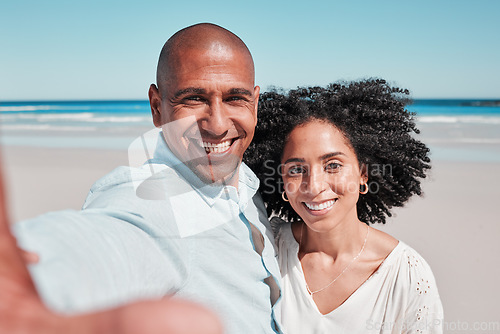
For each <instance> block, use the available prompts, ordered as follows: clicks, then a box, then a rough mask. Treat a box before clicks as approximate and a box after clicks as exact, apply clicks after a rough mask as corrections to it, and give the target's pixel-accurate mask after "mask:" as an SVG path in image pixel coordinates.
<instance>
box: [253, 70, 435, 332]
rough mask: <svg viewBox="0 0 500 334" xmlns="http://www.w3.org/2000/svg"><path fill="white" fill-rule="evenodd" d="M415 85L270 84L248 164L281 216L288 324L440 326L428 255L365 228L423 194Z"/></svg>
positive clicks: (381, 328)
mask: <svg viewBox="0 0 500 334" xmlns="http://www.w3.org/2000/svg"><path fill="white" fill-rule="evenodd" d="M407 95H408V91H406V90H401V89H399V88H391V87H390V86H389V85H387V83H386V82H385V81H383V80H365V81H360V82H354V83H350V84H348V85H330V86H328V87H327V88H319V87H312V88H306V89H297V90H293V91H290V92H289V93H288V94H286V95H284V94H279V93H276V92H271V93H265V94H263V96H262V98H261V104H260V109H259V124H258V127H257V130H256V134H255V139H254V142H253V144H252V146H251V147H250V149H249V150H248V153H247V156H246V162H247V163H248V165H249V166H250V167H251V168H253V169H254V171H256V173H257V175H258V176H259V178H260V180H261V189H260V190H261V193H262V196H263V199H264V202H265V203H266V206H267V210H268V213H269V215H270V216H272V215H277V216H279V217H281V218H283V219H284V220H281V219H276V218H275V219H273V223H277V222H278V223H279V224H277V225H278V226H277V233H276V234H277V245H278V254H279V263H280V267H281V271H282V276H283V284H282V288H283V295H282V310H283V312H282V321H283V325H284V328H285V330H286V333H292V334H293V333H369V332H377V333H378V332H383V333H401V332H403V333H439V332H442V319H443V311H442V306H441V301H440V299H439V294H438V291H437V288H436V283H435V280H434V276H433V274H432V271H431V269H430V268H429V266H428V264H427V263H426V262H425V261H424V260H423V259H422V257H421V256H420V255H419V254H418V253H417V252H416V251H415V250H413V249H412V248H411V247H409V246H408V245H406V244H404V243H403V242H401V241H398V240H396V239H395V238H393V237H392V236H390V235H388V234H386V233H384V232H381V231H379V230H376V229H373V228H371V227H370V226H369V224H370V223H385V219H386V216H391V213H390V209H391V208H392V207H393V206H403V204H404V203H405V202H406V201H407V200H408V199H409V198H410V197H411V196H412V195H414V194H418V195H420V194H421V187H420V180H419V179H421V178H424V177H425V172H426V170H428V169H429V168H430V165H429V162H430V159H429V157H428V153H429V149H428V148H427V147H426V146H425V145H424V144H423V143H422V142H420V141H418V140H417V139H415V138H413V137H412V133H418V132H419V131H418V129H417V128H416V126H415V123H414V120H413V117H412V116H413V115H412V114H411V113H409V112H408V111H407V110H405V108H404V106H405V104H406V103H407V102H408V99H407ZM276 185H280V186H279V187H276Z"/></svg>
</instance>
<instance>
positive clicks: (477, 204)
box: [3, 146, 500, 333]
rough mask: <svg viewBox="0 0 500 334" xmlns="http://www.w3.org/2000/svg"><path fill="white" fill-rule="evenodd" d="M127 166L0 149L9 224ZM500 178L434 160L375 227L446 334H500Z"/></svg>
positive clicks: (51, 151) (486, 166)
mask: <svg viewBox="0 0 500 334" xmlns="http://www.w3.org/2000/svg"><path fill="white" fill-rule="evenodd" d="M127 161H128V157H127V152H126V151H125V150H98V149H57V148H43V149H42V148H33V147H13V146H7V147H4V148H3V166H4V167H3V168H4V172H5V177H6V179H7V182H6V183H7V185H8V190H9V197H10V208H11V212H10V214H11V217H12V221H18V220H22V219H26V218H30V217H34V216H36V215H38V214H41V213H44V212H47V211H52V210H60V209H67V208H71V209H79V208H80V207H81V205H82V203H83V201H84V199H85V197H86V194H87V191H88V189H89V188H90V186H91V185H92V184H93V183H94V182H95V181H96V180H97V179H99V178H100V177H101V176H103V175H105V174H106V173H108V172H109V171H111V170H112V169H114V168H115V167H117V166H119V165H126V164H127ZM499 171H500V163H488V162H484V163H477V162H455V161H446V160H444V161H440V160H435V161H434V162H433V168H432V171H431V173H430V177H429V178H428V179H427V180H425V182H424V186H423V188H424V191H425V195H424V197H422V198H414V199H413V200H412V201H411V202H410V203H409V205H408V206H407V207H406V208H401V209H399V208H398V209H397V210H395V215H394V217H393V218H391V219H390V220H389V222H388V223H387V224H386V225H385V226H376V227H377V228H381V229H382V230H384V231H387V232H388V233H390V234H392V235H394V236H395V237H396V238H398V239H400V240H402V241H404V242H405V243H407V244H409V245H410V246H412V247H413V248H415V249H416V250H417V251H418V252H420V254H422V255H423V256H424V258H425V259H426V260H427V262H428V263H429V264H430V265H431V267H432V269H433V271H434V274H435V276H436V279H437V283H438V288H439V291H440V294H441V298H442V301H443V304H444V309H445V332H446V333H455V332H456V333H458V332H467V333H498V332H499V331H500V328H499V326H500V324H499V323H500V318H499V316H498V309H497V304H498V300H499V299H500V288H498V285H497V281H496V280H497V278H498V277H499V276H500V266H499V260H498V254H500V243H499V242H498V238H499V237H500V225H499V224H498V217H497V216H496V214H495V207H496V205H497V203H496V202H497V199H498V195H497V192H498V188H499V187H500V181H499V180H498V178H497V174H498V172H499ZM490 323H493V324H490ZM475 327H477V328H478V330H474V328H475ZM486 327H490V328H489V329H487V330H484V329H485V328H486ZM491 327H493V328H491ZM466 328H467V330H466ZM491 329H493V330H491Z"/></svg>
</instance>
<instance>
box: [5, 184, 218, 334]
mask: <svg viewBox="0 0 500 334" xmlns="http://www.w3.org/2000/svg"><path fill="white" fill-rule="evenodd" d="M37 261H38V259H37V255H36V254H34V253H29V252H23V251H21V250H19V249H18V247H17V244H16V240H15V238H14V237H13V236H12V234H11V233H10V228H9V222H8V218H7V212H6V205H5V197H4V192H3V186H2V180H1V177H0V333H2V334H3V333H8V334H35V333H36V334H67V333H72V334H98V333H105V334H111V333H116V334H177V333H179V334H180V333H197V334H198V333H207V334H212V333H213V334H216V333H222V332H223V331H222V327H221V324H220V322H219V321H218V319H217V318H216V317H215V316H214V315H213V314H212V313H211V312H209V311H208V310H206V309H204V308H202V307H200V306H198V305H195V304H193V303H189V302H184V301H179V300H172V299H163V300H158V301H143V302H137V303H133V304H129V305H127V306H123V307H120V308H115V309H112V310H109V311H104V312H99V313H92V314H85V315H81V316H71V317H68V316H62V315H58V314H56V313H53V312H52V311H50V310H49V309H48V308H47V307H45V305H44V304H43V303H42V301H41V299H40V298H39V296H38V294H37V292H36V289H35V286H34V284H33V282H32V280H31V278H30V275H29V273H28V270H27V269H26V265H25V263H36V262H37Z"/></svg>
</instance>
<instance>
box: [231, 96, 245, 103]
mask: <svg viewBox="0 0 500 334" xmlns="http://www.w3.org/2000/svg"><path fill="white" fill-rule="evenodd" d="M226 101H227V102H232V101H247V99H246V98H245V97H243V96H239V95H235V96H230V97H228V98H227V99H226Z"/></svg>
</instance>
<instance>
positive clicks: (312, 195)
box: [281, 120, 366, 232]
mask: <svg viewBox="0 0 500 334" xmlns="http://www.w3.org/2000/svg"><path fill="white" fill-rule="evenodd" d="M281 163H282V167H281V168H282V170H281V172H282V175H283V181H284V186H285V191H286V195H287V197H288V199H289V201H290V204H291V206H292V208H293V209H294V210H295V211H296V212H297V214H298V215H299V216H300V217H301V218H302V220H304V222H305V223H306V224H307V225H308V226H309V228H311V229H312V230H315V231H318V232H320V231H326V230H330V229H332V228H334V227H335V226H337V225H338V224H339V223H340V222H344V221H351V220H353V221H354V220H357V219H358V217H357V211H356V202H357V201H358V198H359V189H360V185H361V184H363V183H365V181H366V177H365V176H364V175H363V173H362V172H361V169H360V166H359V163H358V159H357V157H356V154H355V152H354V150H353V149H352V147H351V145H350V144H349V142H348V140H347V139H346V138H345V137H344V135H343V133H342V132H341V131H339V130H338V129H337V128H336V127H335V126H334V125H332V124H331V123H328V122H326V121H320V120H312V121H310V122H308V123H306V124H303V125H300V126H298V127H296V128H295V129H294V130H293V131H292V132H291V133H290V135H289V136H288V141H287V143H286V144H285V148H284V150H283V156H282V160H281Z"/></svg>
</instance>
